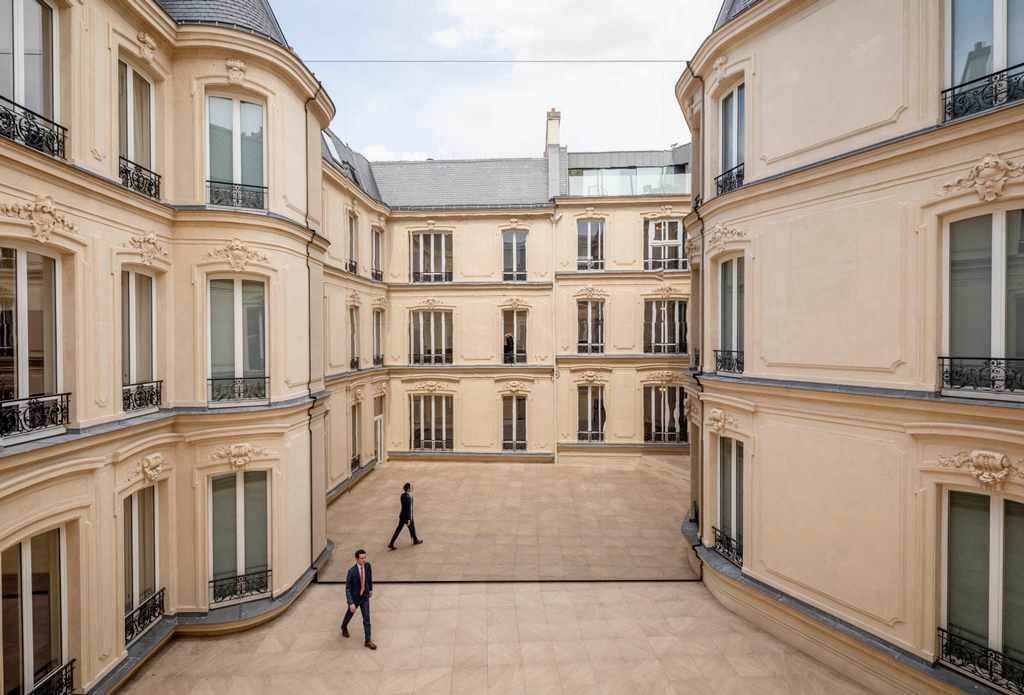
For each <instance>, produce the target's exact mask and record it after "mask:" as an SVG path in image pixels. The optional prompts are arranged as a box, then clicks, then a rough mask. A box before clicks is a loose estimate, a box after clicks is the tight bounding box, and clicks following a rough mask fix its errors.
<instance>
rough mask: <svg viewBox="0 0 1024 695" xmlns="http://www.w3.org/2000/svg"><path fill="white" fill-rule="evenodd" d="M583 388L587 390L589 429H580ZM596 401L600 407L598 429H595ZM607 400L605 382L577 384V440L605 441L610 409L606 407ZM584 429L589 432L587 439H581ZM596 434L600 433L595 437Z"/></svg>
mask: <svg viewBox="0 0 1024 695" xmlns="http://www.w3.org/2000/svg"><path fill="white" fill-rule="evenodd" d="M583 389H586V390H587V429H586V430H580V429H579V423H580V419H581V418H580V413H579V403H580V392H581V391H582V390H583ZM595 401H596V402H597V404H598V408H599V410H598V413H599V416H598V420H599V422H598V423H597V425H598V429H596V430H595V429H594V424H595V423H594V403H595ZM606 402H607V399H606V397H605V385H604V384H583V383H578V384H576V440H577V441H580V442H595V441H597V442H603V441H604V436H605V426H606V425H607V424H608V409H607V408H606V407H605V403H606ZM584 431H585V432H586V433H587V438H586V439H581V438H580V435H581V434H582V433H583V432H584ZM595 434H596V435H598V436H597V437H595V436H594V435H595Z"/></svg>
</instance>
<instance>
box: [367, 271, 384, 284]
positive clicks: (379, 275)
mask: <svg viewBox="0 0 1024 695" xmlns="http://www.w3.org/2000/svg"><path fill="white" fill-rule="evenodd" d="M370 277H371V278H372V279H374V280H376V281H377V282H384V271H383V270H380V269H379V268H374V269H372V270H371V271H370Z"/></svg>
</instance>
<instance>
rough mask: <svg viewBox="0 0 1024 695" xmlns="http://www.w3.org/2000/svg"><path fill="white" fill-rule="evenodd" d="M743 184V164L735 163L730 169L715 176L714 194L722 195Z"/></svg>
mask: <svg viewBox="0 0 1024 695" xmlns="http://www.w3.org/2000/svg"><path fill="white" fill-rule="evenodd" d="M742 185H743V164H742V163H741V164H737V165H736V166H734V167H733V168H732V169H729V170H728V171H725V172H722V173H721V174H720V175H718V176H716V177H715V191H716V195H722V194H723V193H728V192H729V191H735V190H736V189H737V188H739V187H740V186H742Z"/></svg>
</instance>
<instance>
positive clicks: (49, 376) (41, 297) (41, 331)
mask: <svg viewBox="0 0 1024 695" xmlns="http://www.w3.org/2000/svg"><path fill="white" fill-rule="evenodd" d="M24 257H25V266H26V269H27V276H28V283H27V284H28V288H27V289H28V297H27V299H28V389H29V395H30V396H37V395H46V394H53V393H56V392H57V286H56V283H57V271H56V265H57V264H56V261H54V259H52V258H50V257H49V256H41V255H39V254H37V253H32V252H26V253H25V254H24Z"/></svg>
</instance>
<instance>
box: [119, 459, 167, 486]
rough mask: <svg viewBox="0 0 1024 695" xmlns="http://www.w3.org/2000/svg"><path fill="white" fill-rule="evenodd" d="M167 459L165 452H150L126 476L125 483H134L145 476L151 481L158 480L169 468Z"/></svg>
mask: <svg viewBox="0 0 1024 695" xmlns="http://www.w3.org/2000/svg"><path fill="white" fill-rule="evenodd" d="M169 467H170V466H169V464H168V463H167V459H166V458H164V455H163V454H150V455H149V456H144V457H143V458H142V459H140V460H139V462H138V463H136V464H135V465H134V466H133V467H132V468H131V469H130V470H129V471H128V475H126V476H125V478H124V482H125V483H134V482H135V481H136V480H140V479H142V478H145V479H146V480H147V481H149V482H153V481H154V480H156V479H157V478H158V477H159V476H160V474H161V473H163V472H164V470H166V469H167V468H169Z"/></svg>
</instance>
